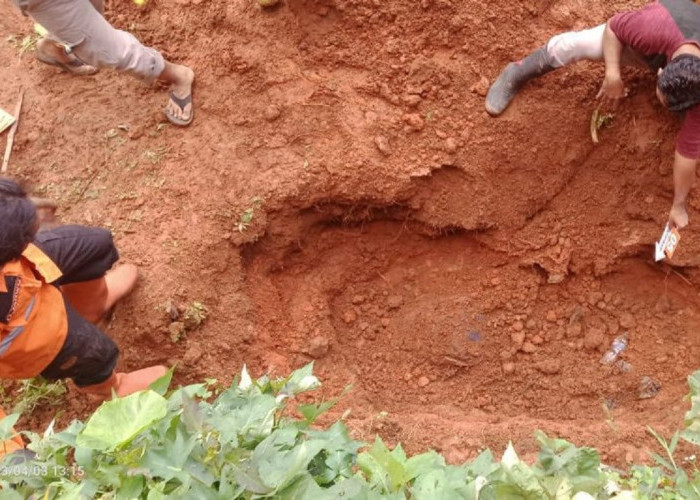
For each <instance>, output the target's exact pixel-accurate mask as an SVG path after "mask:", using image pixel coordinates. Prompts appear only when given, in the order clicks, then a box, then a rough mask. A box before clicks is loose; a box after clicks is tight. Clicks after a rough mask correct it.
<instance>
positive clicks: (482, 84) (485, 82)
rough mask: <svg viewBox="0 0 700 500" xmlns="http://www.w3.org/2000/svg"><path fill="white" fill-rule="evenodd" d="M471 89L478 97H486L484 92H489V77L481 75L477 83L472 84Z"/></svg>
mask: <svg viewBox="0 0 700 500" xmlns="http://www.w3.org/2000/svg"><path fill="white" fill-rule="evenodd" d="M471 91H472V92H475V93H476V94H477V95H479V96H480V97H486V94H488V93H489V79H488V78H486V77H485V76H482V77H481V79H480V80H479V81H478V82H477V83H475V84H474V85H472V87H471Z"/></svg>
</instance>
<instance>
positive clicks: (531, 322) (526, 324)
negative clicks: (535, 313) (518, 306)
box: [525, 319, 537, 330]
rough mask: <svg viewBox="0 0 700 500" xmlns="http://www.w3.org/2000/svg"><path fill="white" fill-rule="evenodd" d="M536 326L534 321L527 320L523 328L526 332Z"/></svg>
mask: <svg viewBox="0 0 700 500" xmlns="http://www.w3.org/2000/svg"><path fill="white" fill-rule="evenodd" d="M536 326H537V322H536V321H535V320H534V319H529V320H527V323H525V328H527V329H528V330H532V329H533V328H535V327H536Z"/></svg>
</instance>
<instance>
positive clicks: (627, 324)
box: [620, 313, 637, 330]
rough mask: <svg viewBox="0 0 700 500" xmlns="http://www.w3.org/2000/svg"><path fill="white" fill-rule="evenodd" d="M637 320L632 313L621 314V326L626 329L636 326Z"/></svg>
mask: <svg viewBox="0 0 700 500" xmlns="http://www.w3.org/2000/svg"><path fill="white" fill-rule="evenodd" d="M636 324H637V320H636V319H635V318H634V316H633V315H632V314H630V313H623V314H622V315H621V316H620V326H621V327H622V328H624V329H625V330H629V329H632V328H634V327H635V326H636Z"/></svg>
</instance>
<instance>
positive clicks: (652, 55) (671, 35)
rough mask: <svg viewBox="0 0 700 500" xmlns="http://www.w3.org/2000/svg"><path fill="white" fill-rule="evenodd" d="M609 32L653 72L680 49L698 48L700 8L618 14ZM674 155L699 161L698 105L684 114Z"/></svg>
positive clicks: (677, 1) (661, 5) (680, 5)
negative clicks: (640, 55) (644, 60)
mask: <svg viewBox="0 0 700 500" xmlns="http://www.w3.org/2000/svg"><path fill="white" fill-rule="evenodd" d="M610 29H611V30H612V32H613V33H615V36H617V38H618V39H619V40H620V41H621V42H622V43H623V44H624V45H627V46H628V47H630V48H632V49H634V50H636V51H637V52H639V53H641V54H642V55H643V56H644V57H645V59H646V60H647V63H648V64H649V66H650V67H651V68H652V70H656V69H658V68H662V67H664V66H666V63H667V62H668V61H670V60H671V59H672V58H673V53H674V52H676V50H678V48H679V47H680V46H681V45H683V44H686V43H693V44H695V45H697V46H698V47H700V6H698V5H696V4H694V3H693V2H691V1H690V0H660V1H658V2H654V3H651V4H649V5H647V6H646V7H643V8H642V9H639V10H636V11H634V12H623V13H621V14H617V15H616V16H615V17H613V18H612V19H611V20H610ZM676 151H678V152H679V153H680V154H682V155H683V156H685V157H687V158H693V159H697V158H698V157H700V105H697V106H694V107H692V108H690V109H689V110H688V111H686V116H685V119H684V120H683V125H682V126H681V130H680V132H679V133H678V137H677V139H676Z"/></svg>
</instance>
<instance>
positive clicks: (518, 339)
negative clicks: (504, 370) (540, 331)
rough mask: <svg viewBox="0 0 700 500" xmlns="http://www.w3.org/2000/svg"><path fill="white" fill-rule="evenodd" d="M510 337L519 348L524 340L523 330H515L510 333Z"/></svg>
mask: <svg viewBox="0 0 700 500" xmlns="http://www.w3.org/2000/svg"><path fill="white" fill-rule="evenodd" d="M510 339H511V340H512V341H513V344H514V345H515V347H516V348H518V349H520V348H521V347H522V346H523V343H524V342H525V332H524V331H522V330H516V331H514V332H513V333H511V334H510Z"/></svg>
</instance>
